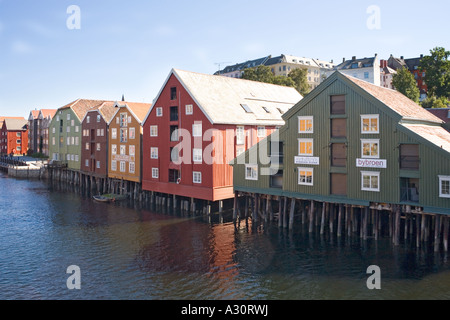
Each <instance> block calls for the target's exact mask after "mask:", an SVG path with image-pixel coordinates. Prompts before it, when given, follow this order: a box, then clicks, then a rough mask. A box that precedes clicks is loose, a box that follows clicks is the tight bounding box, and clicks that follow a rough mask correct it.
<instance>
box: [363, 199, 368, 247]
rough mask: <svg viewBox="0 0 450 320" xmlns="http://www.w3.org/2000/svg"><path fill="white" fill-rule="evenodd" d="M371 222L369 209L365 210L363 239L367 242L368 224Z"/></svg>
mask: <svg viewBox="0 0 450 320" xmlns="http://www.w3.org/2000/svg"><path fill="white" fill-rule="evenodd" d="M368 220H369V207H365V208H364V224H363V229H364V230H363V239H364V240H367V223H368Z"/></svg>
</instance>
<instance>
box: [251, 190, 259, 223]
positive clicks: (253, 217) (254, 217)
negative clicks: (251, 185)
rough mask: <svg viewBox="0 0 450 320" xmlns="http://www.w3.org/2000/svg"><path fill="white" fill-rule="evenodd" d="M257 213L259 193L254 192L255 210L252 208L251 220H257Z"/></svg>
mask: <svg viewBox="0 0 450 320" xmlns="http://www.w3.org/2000/svg"><path fill="white" fill-rule="evenodd" d="M258 214H259V194H258V193H256V194H255V210H253V216H252V221H253V222H257V221H258Z"/></svg>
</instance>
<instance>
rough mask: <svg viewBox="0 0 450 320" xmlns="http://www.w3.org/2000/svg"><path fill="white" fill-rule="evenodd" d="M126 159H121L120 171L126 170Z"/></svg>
mask: <svg viewBox="0 0 450 320" xmlns="http://www.w3.org/2000/svg"><path fill="white" fill-rule="evenodd" d="M125 165H126V163H125V161H120V172H125Z"/></svg>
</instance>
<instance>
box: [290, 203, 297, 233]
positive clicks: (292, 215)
mask: <svg viewBox="0 0 450 320" xmlns="http://www.w3.org/2000/svg"><path fill="white" fill-rule="evenodd" d="M295 202H296V201H295V198H292V199H291V210H290V211H289V230H292V228H293V227H294V212H295Z"/></svg>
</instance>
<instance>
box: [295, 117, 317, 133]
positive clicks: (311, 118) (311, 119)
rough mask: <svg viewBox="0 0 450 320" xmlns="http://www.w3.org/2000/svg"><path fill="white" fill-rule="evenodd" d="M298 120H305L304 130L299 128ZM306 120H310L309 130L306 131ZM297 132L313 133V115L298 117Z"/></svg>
mask: <svg viewBox="0 0 450 320" xmlns="http://www.w3.org/2000/svg"><path fill="white" fill-rule="evenodd" d="M300 121H305V130H303V131H302V130H300V128H301V126H300ZM307 121H311V130H310V131H308V130H307V129H306V124H307ZM298 133H314V117H313V116H307V117H298Z"/></svg>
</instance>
